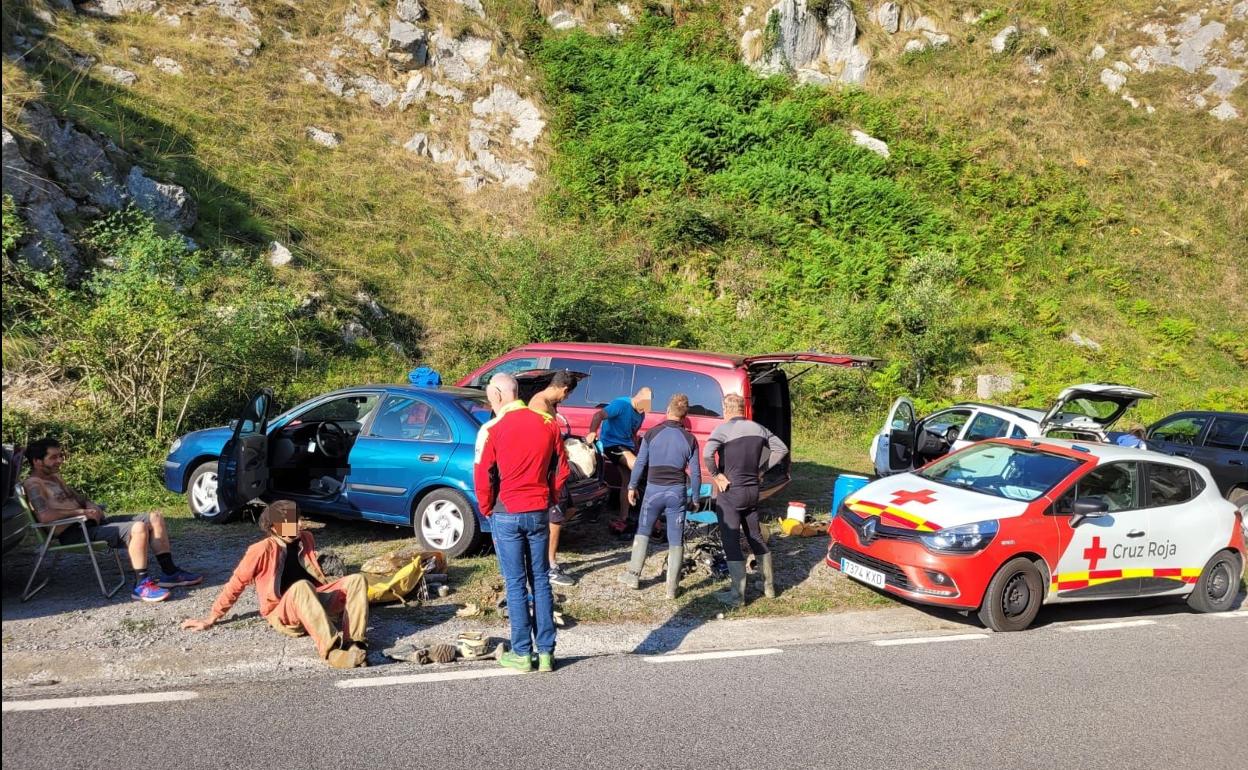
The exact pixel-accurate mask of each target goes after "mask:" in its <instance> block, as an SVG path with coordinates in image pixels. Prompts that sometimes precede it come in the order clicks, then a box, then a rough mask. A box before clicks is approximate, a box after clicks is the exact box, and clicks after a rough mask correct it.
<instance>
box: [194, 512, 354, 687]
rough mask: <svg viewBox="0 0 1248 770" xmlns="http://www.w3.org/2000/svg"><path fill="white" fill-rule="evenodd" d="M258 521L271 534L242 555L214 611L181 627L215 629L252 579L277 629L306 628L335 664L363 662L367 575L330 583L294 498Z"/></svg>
mask: <svg viewBox="0 0 1248 770" xmlns="http://www.w3.org/2000/svg"><path fill="white" fill-rule="evenodd" d="M259 523H260V531H261V532H263V533H265V535H267V537H265V538H264V540H261V541H260V542H258V543H256V544H254V545H252V546H251V547H250V548H248V549H247V553H245V554H243V560H242V561H241V562H239V564H238V566H237V567H236V568H235V569H234V574H233V575H231V576H230V580H229V582H228V583H226V584H225V587H224V588H222V589H221V593H220V595H218V596H217V600H216V601H215V602H213V603H212V613H211V614H209V615H208V617H205V618H189V619H187V620H186V621H185V622H183V623H182V628H184V629H188V630H191V631H206V630H207V629H209V628H211V627H212V626H213V624H215V623H216V622H217V621H218V620H220V619H221V618H223V617H225V615H226V613H228V612H229V611H230V608H231V607H233V606H234V603H235V602H237V601H238V597H240V596H242V595H243V590H244V589H246V588H247V586H249V585H252V584H254V585H255V587H256V596H257V598H259V600H260V614H261V615H262V616H264V619H265V620H267V621H269V624H270V625H272V626H273V627H274V628H276V629H277V630H278V631H280V632H282V633H284V634H286V635H287V636H302V635H303V634H304V633H307V634H308V635H309V636H311V637H312V641H313V642H315V643H316V651H317V652H318V653H319V654H320V656H321V659H322V660H324V661H326V662H327V663H329V665H330V666H332V667H333V668H355V667H356V666H363V665H365V664H366V663H367V655H368V652H367V648H366V644H367V643H366V642H365V638H364V637H365V632H366V631H367V629H368V583H366V582H365V580H364V576H363V575H360V574H358V573H357V574H355V575H347V576H346V577H343V578H338V579H337V580H335V581H333V582H332V583H331V582H330V581H329V579H328V578H326V577H325V573H324V572H323V571H322V570H321V565H320V562H319V561H317V558H316V542H315V541H314V540H313V539H312V533H311V532H308V531H306V530H305V531H302V532H301V531H300V530H299V509H298V508H297V507H296V506H295V504H294V502H292V501H290V500H278V501H277V502H274V503H271V504H270V505H269V506H268V507H267V508H265V509H264V512H263V513H261V514H260V522H259ZM336 624H337V625H336ZM339 628H341V629H342V630H341V631H340V630H338V629H339Z"/></svg>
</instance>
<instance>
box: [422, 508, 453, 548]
mask: <svg viewBox="0 0 1248 770" xmlns="http://www.w3.org/2000/svg"><path fill="white" fill-rule="evenodd" d="M420 534H421V536H422V537H424V539H425V542H426V543H428V544H429V545H431V546H433V547H434V548H436V549H438V550H439V551H446V550H450V549H452V548H454V547H455V546H456V545H457V544H458V543H459V539H460V538H461V537H463V536H464V513H463V511H461V510H459V506H457V505H456V504H455V503H454V502H452V501H450V500H434V501H433V502H431V503H430V504H429V505H427V506H425V509H424V510H423V511H421V514H420Z"/></svg>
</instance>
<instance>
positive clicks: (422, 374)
mask: <svg viewBox="0 0 1248 770" xmlns="http://www.w3.org/2000/svg"><path fill="white" fill-rule="evenodd" d="M407 380H408V382H410V383H412V384H413V385H415V386H416V387H418V388H440V387H442V375H440V374H438V373H437V371H435V370H434V369H431V368H430V367H428V366H421V367H417V368H416V369H413V370H412V371H410V372H408V374H407Z"/></svg>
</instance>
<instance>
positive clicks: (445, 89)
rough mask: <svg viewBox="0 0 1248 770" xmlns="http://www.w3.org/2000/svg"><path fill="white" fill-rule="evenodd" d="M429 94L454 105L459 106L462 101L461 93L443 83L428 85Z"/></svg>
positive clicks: (462, 93) (462, 95) (435, 82)
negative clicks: (449, 101) (447, 100)
mask: <svg viewBox="0 0 1248 770" xmlns="http://www.w3.org/2000/svg"><path fill="white" fill-rule="evenodd" d="M429 93H431V94H434V95H435V96H440V97H442V98H443V99H450V100H451V101H452V102H455V103H456V104H460V103H461V102H463V101H464V92H463V91H461V90H459V89H458V88H456V87H455V86H448V85H446V84H445V83H439V82H437V81H434V82H432V83H430V84H429Z"/></svg>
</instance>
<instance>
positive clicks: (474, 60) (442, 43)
mask: <svg viewBox="0 0 1248 770" xmlns="http://www.w3.org/2000/svg"><path fill="white" fill-rule="evenodd" d="M493 52H494V42H493V41H492V40H489V39H487V38H481V37H473V36H472V35H464V36H463V37H460V38H453V37H450V36H447V35H443V34H441V33H435V34H434V55H435V60H436V62H437V67H438V69H439V70H440V71H441V73H442V76H443V77H445V78H446V79H447V80H450V81H452V82H454V83H472V82H474V81H476V80H477V79H479V78H480V77H481V75H482V74H483V73H484V72H485V70H486V68H487V66H488V65H489V63H490V56H491V54H492V53H493Z"/></svg>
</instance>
